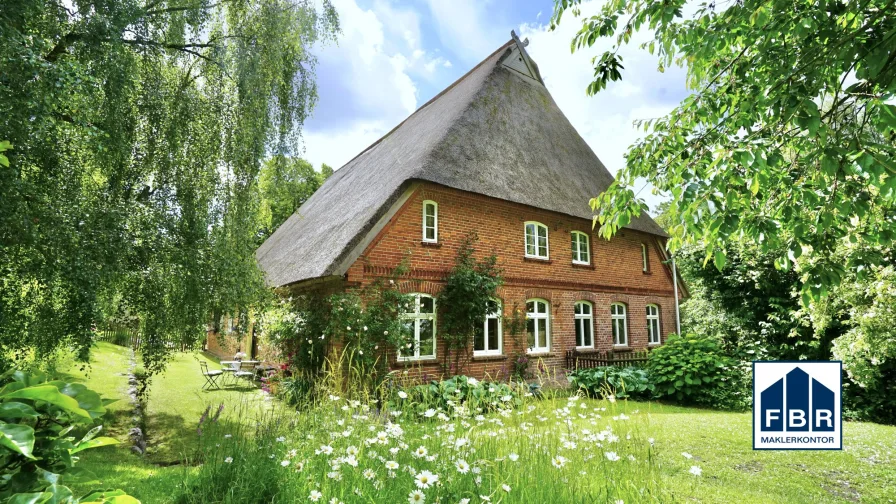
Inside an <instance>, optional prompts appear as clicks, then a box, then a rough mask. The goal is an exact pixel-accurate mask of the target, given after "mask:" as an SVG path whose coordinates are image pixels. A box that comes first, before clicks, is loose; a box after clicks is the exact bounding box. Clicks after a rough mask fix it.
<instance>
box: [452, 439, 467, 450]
mask: <svg viewBox="0 0 896 504" xmlns="http://www.w3.org/2000/svg"><path fill="white" fill-rule="evenodd" d="M468 444H470V440H469V439H467V438H458V439H457V441H455V442H454V448H455V449H458V450H460V449H461V448H463V447H464V446H467V445H468Z"/></svg>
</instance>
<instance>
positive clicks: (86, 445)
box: [72, 437, 118, 453]
mask: <svg viewBox="0 0 896 504" xmlns="http://www.w3.org/2000/svg"><path fill="white" fill-rule="evenodd" d="M116 444H118V440H117V439H115V438H110V437H98V438H96V439H91V440H89V441H86V442H83V443H78V446H76V447H75V449H74V450H72V453H78V452H79V451H82V450H89V449H90V448H99V447H100V446H111V445H116Z"/></svg>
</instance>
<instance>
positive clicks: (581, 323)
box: [573, 301, 594, 348]
mask: <svg viewBox="0 0 896 504" xmlns="http://www.w3.org/2000/svg"><path fill="white" fill-rule="evenodd" d="M580 306H581V307H586V306H587V307H588V313H584V311H585V310H582V312H583V313H578V308H579V307H580ZM573 313H574V315H575V324H576V327H578V328H579V331H580V334H585V327H586V326H587V327H589V328H590V329H591V344H590V345H580V344H579V343H580V341H579V339H578V337H576V348H594V305H593V304H591V303H590V302H588V301H576V304H575V305H574V307H573Z"/></svg>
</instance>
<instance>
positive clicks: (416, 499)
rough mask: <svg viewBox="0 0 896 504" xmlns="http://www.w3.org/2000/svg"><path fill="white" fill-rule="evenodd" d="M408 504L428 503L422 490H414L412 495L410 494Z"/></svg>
mask: <svg viewBox="0 0 896 504" xmlns="http://www.w3.org/2000/svg"><path fill="white" fill-rule="evenodd" d="M408 502H410V503H411V504H417V503H421V504H422V503H423V502H426V495H424V494H423V492H421V491H420V490H414V491H413V492H411V493H410V494H408Z"/></svg>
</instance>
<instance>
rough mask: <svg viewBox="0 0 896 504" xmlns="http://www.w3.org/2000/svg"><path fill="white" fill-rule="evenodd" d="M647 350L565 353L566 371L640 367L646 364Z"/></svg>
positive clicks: (570, 351) (572, 351)
mask: <svg viewBox="0 0 896 504" xmlns="http://www.w3.org/2000/svg"><path fill="white" fill-rule="evenodd" d="M647 354H648V351H647V350H643V351H641V352H613V351H610V352H595V353H579V352H577V351H575V350H567V352H566V369H571V370H574V369H590V368H596V367H604V366H620V367H628V366H642V365H644V364H645V363H647Z"/></svg>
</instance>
